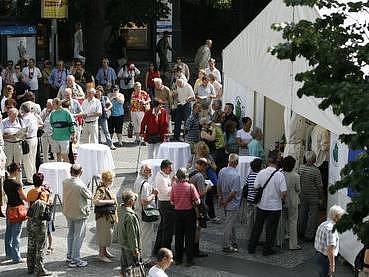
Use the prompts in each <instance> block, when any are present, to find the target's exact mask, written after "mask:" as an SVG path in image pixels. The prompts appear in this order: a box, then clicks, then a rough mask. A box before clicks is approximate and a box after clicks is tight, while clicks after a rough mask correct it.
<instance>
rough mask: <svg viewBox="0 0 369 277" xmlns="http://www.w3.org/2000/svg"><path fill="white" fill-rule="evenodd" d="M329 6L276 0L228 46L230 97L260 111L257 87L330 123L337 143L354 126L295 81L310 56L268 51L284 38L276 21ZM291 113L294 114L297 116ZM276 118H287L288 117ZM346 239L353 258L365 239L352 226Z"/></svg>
mask: <svg viewBox="0 0 369 277" xmlns="http://www.w3.org/2000/svg"><path fill="white" fill-rule="evenodd" d="M327 12H329V11H319V10H318V9H316V8H310V7H306V6H304V7H301V6H299V7H286V6H285V4H284V2H283V0H272V2H271V3H270V4H269V5H268V6H267V7H266V8H265V9H264V10H263V11H262V12H261V13H260V14H259V15H258V16H257V17H256V18H255V19H254V20H253V21H252V22H251V23H250V24H249V25H248V26H247V27H246V28H245V29H244V30H243V31H242V32H241V33H240V34H239V35H238V36H237V37H236V38H235V39H234V40H233V41H232V42H231V43H230V44H229V45H228V46H227V47H226V48H225V49H224V50H223V74H224V96H223V98H224V102H231V103H234V104H235V105H238V106H239V108H241V109H243V110H244V111H243V114H245V115H249V116H252V115H255V116H256V117H260V115H259V113H260V111H258V109H262V108H263V107H255V106H258V98H255V92H257V93H258V94H261V95H262V96H265V97H266V98H269V99H271V100H273V101H275V102H277V103H278V104H280V105H282V106H284V107H285V108H286V110H287V111H288V114H290V113H289V111H293V112H295V113H297V114H299V115H301V116H303V117H305V118H307V119H309V120H311V121H312V122H314V123H316V124H319V125H320V126H322V127H324V128H326V129H328V130H329V131H330V132H331V133H332V136H331V140H332V142H331V145H333V144H336V143H337V144H339V143H338V142H337V140H338V135H340V134H342V133H349V132H350V131H351V130H350V128H347V127H345V126H342V123H341V118H339V117H338V116H336V115H334V114H333V112H332V110H330V109H327V110H326V111H322V110H320V109H319V107H318V105H319V103H320V100H319V99H316V98H313V97H305V96H304V97H303V98H298V96H297V90H298V88H299V87H300V86H301V84H299V83H297V82H296V81H294V76H295V75H296V74H297V73H299V72H304V71H306V70H307V69H308V68H309V67H308V64H307V62H306V60H304V59H297V60H296V61H295V62H290V61H287V60H285V61H281V60H278V59H277V58H276V57H275V56H272V55H271V54H270V53H267V51H268V49H269V48H270V47H272V46H275V45H277V44H278V43H280V42H282V41H283V40H282V36H281V33H280V32H276V31H273V30H272V29H271V26H272V24H273V23H282V22H292V21H294V22H298V21H299V20H302V19H306V20H310V21H314V20H315V19H316V18H318V17H320V16H321V15H322V14H324V13H327ZM364 16H365V15H364ZM363 18H364V17H363ZM364 21H365V20H364ZM346 23H347V22H346ZM286 119H287V120H291V117H290V118H289V119H288V117H286ZM273 120H274V118H273ZM275 120H283V118H276V119H275ZM256 121H258V120H256ZM287 126H290V124H289V123H288V122H285V129H286V130H287V128H286V127H287ZM259 127H262V126H259ZM287 131H288V130H287ZM286 135H287V134H286ZM333 138H334V140H333ZM339 148H340V149H341V148H342V151H341V150H340V151H339V152H340V153H341V154H339V155H340V158H339V160H340V162H341V163H340V164H337V163H331V167H330V178H331V179H332V180H331V181H330V183H331V184H332V183H334V182H335V181H337V180H338V179H339V176H340V175H339V172H340V170H341V169H342V167H343V166H344V165H345V164H346V162H347V158H348V157H347V153H348V148H347V146H346V145H342V144H340V147H339ZM333 175H334V176H333ZM329 197H330V200H329V201H330V202H331V204H334V203H335V204H339V205H342V206H343V207H345V206H346V204H347V203H348V202H349V201H350V199H349V197H347V191H346V190H342V191H340V192H338V193H337V194H335V195H333V196H329ZM341 241H342V244H341V245H344V248H343V249H340V253H341V254H342V255H343V256H344V258H345V259H346V260H348V262H350V263H351V264H352V263H353V261H354V258H355V256H356V254H357V253H358V250H359V249H360V247H361V244H360V243H359V242H358V241H357V240H356V237H355V236H353V234H352V232H346V233H344V234H343V235H341ZM348 246H350V247H348Z"/></svg>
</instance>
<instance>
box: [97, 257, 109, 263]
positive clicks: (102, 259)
mask: <svg viewBox="0 0 369 277" xmlns="http://www.w3.org/2000/svg"><path fill="white" fill-rule="evenodd" d="M97 258H98V259H99V260H100V261H102V262H104V263H111V262H112V261H111V260H110V259H109V258H108V257H105V256H98V257H97Z"/></svg>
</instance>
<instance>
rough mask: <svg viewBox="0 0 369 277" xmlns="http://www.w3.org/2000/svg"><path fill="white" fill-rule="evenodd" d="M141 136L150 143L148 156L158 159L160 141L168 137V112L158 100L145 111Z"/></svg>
mask: <svg viewBox="0 0 369 277" xmlns="http://www.w3.org/2000/svg"><path fill="white" fill-rule="evenodd" d="M140 136H142V137H143V138H144V141H145V142H147V143H148V150H147V158H148V159H156V158H157V155H158V152H159V147H160V143H162V142H163V141H166V140H167V139H168V113H167V111H166V110H165V109H164V108H162V107H161V105H160V104H159V102H158V101H153V102H152V104H151V109H150V110H148V111H146V112H145V115H144V117H143V119H142V121H141V129H140Z"/></svg>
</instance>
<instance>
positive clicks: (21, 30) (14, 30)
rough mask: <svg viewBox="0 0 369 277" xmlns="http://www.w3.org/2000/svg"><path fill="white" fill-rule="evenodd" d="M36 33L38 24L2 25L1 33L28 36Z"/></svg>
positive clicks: (0, 27)
mask: <svg viewBox="0 0 369 277" xmlns="http://www.w3.org/2000/svg"><path fill="white" fill-rule="evenodd" d="M36 34H37V29H36V26H0V35H2V36H19V35H24V36H26V35H36Z"/></svg>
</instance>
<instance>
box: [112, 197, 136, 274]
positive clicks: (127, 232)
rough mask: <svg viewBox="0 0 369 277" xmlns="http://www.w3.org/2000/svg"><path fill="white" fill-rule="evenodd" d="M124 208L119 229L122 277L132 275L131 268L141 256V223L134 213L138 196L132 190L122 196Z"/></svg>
mask: <svg viewBox="0 0 369 277" xmlns="http://www.w3.org/2000/svg"><path fill="white" fill-rule="evenodd" d="M122 200H123V208H122V209H121V213H120V216H119V221H118V222H119V223H118V227H117V233H118V241H119V244H120V247H121V250H122V255H121V257H120V266H121V271H120V272H121V276H122V277H128V276H132V275H130V267H132V266H134V265H135V264H136V262H137V260H138V258H139V256H140V254H141V236H140V223H139V220H138V217H137V215H136V214H135V212H134V209H135V204H136V201H137V194H136V193H134V192H133V191H131V190H128V191H124V192H123V194H122Z"/></svg>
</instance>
